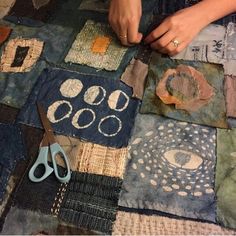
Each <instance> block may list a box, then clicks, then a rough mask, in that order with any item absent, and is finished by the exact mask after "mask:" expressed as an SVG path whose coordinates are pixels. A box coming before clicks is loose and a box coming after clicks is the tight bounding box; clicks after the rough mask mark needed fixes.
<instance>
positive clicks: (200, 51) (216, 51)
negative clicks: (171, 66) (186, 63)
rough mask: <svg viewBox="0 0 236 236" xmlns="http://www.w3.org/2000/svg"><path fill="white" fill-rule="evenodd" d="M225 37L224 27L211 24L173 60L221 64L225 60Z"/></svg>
mask: <svg viewBox="0 0 236 236" xmlns="http://www.w3.org/2000/svg"><path fill="white" fill-rule="evenodd" d="M225 35H226V28H225V27H224V26H220V25H214V24H210V25H208V26H207V27H206V28H204V29H203V30H202V31H201V32H200V33H199V34H198V35H197V36H196V37H195V39H194V40H193V41H192V42H191V43H190V44H189V46H188V47H186V49H184V50H183V51H182V52H180V53H178V54H177V55H176V56H174V57H172V58H173V59H184V60H194V61H204V62H212V63H220V64H221V63H222V62H223V58H224V49H225V45H224V44H225Z"/></svg>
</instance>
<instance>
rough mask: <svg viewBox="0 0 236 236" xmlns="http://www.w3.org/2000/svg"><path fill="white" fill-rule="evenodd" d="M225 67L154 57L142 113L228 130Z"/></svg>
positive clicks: (156, 55)
mask: <svg viewBox="0 0 236 236" xmlns="http://www.w3.org/2000/svg"><path fill="white" fill-rule="evenodd" d="M223 81H224V73H223V66H222V65H217V64H209V63H203V62H195V61H183V60H172V59H170V58H167V57H162V56H161V55H160V54H157V53H153V54H152V59H151V64H150V68H149V74H148V81H147V83H146V89H145V92H144V97H143V102H142V106H141V113H156V114H159V115H164V116H167V117H170V118H174V119H177V120H182V121H187V122H193V123H197V124H203V125H209V126H214V127H221V128H226V127H228V124H227V121H226V106H225V97H224V85H223Z"/></svg>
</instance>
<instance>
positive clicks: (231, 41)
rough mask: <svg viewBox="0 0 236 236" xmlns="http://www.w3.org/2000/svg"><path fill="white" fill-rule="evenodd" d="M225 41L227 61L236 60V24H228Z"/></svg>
mask: <svg viewBox="0 0 236 236" xmlns="http://www.w3.org/2000/svg"><path fill="white" fill-rule="evenodd" d="M225 40H226V42H225V44H226V45H225V46H226V47H225V54H224V55H225V59H226V60H236V54H235V52H236V23H232V22H231V23H229V24H228V26H227V32H226V39H225ZM235 63H236V62H235Z"/></svg>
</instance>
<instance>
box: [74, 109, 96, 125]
mask: <svg viewBox="0 0 236 236" xmlns="http://www.w3.org/2000/svg"><path fill="white" fill-rule="evenodd" d="M84 111H89V112H91V114H92V116H93V119H92V120H91V121H90V122H89V123H88V124H86V125H83V126H80V125H79V124H78V119H79V117H80V115H81V114H82V113H83V112H84ZM95 119H96V115H95V112H94V111H93V110H91V109H88V108H84V109H81V110H79V111H77V112H76V113H75V115H74V117H73V119H72V125H73V126H74V127H75V128H76V129H85V128H88V127H89V126H90V125H91V124H92V123H93V122H94V121H95Z"/></svg>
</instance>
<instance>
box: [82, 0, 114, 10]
mask: <svg viewBox="0 0 236 236" xmlns="http://www.w3.org/2000/svg"><path fill="white" fill-rule="evenodd" d="M109 4H110V0H83V1H82V2H81V4H80V6H79V10H87V11H97V12H108V9H109Z"/></svg>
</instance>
